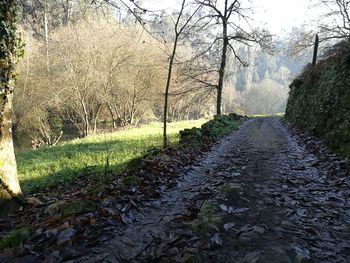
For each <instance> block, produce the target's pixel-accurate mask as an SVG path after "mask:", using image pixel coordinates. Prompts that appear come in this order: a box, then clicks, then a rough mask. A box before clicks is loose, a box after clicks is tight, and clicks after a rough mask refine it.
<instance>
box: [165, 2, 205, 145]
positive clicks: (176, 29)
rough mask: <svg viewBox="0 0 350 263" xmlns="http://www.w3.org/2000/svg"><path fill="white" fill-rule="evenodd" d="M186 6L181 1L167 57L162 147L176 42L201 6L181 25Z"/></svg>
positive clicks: (166, 138) (166, 140) (166, 141)
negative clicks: (171, 46) (170, 50)
mask: <svg viewBox="0 0 350 263" xmlns="http://www.w3.org/2000/svg"><path fill="white" fill-rule="evenodd" d="M185 5H186V0H182V4H181V8H180V11H179V13H178V15H177V18H176V21H175V26H174V34H175V37H174V42H173V48H172V52H171V54H170V57H169V65H168V76H167V81H166V84H165V93H164V110H163V146H164V147H166V146H167V145H168V137H167V118H168V100H169V89H170V85H171V76H172V71H173V64H174V60H175V56H176V50H177V46H178V42H179V39H180V36H181V35H182V33H183V32H184V30H185V28H186V26H187V25H188V23H189V22H190V21H191V20H192V18H193V16H194V15H195V14H196V13H197V11H198V10H199V8H200V7H201V5H199V6H198V7H197V8H196V9H195V10H194V12H192V14H191V15H190V16H189V17H187V18H186V19H185V21H184V23H183V24H182V25H181V20H182V19H183V17H184V9H185Z"/></svg>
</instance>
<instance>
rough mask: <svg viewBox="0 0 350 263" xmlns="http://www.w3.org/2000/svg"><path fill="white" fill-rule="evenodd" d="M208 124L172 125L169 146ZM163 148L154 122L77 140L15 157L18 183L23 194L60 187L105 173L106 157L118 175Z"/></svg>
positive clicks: (160, 130) (18, 154) (157, 125)
mask: <svg viewBox="0 0 350 263" xmlns="http://www.w3.org/2000/svg"><path fill="white" fill-rule="evenodd" d="M206 121H207V120H205V119H201V120H195V121H181V122H176V123H170V124H169V128H168V134H169V140H170V143H171V144H173V145H174V144H176V143H177V142H178V139H179V131H180V130H182V129H185V128H192V127H200V126H201V125H202V124H203V123H204V122H206ZM161 145H162V124H161V123H153V124H149V125H145V126H143V127H141V128H130V129H125V130H121V131H117V132H114V133H108V134H99V135H95V136H91V137H88V138H83V139H75V140H72V141H68V142H64V143H62V144H60V145H57V146H55V147H51V148H42V149H39V150H29V151H25V152H20V153H17V154H16V159H17V165H18V175H19V180H20V183H21V187H22V190H23V191H24V192H30V191H33V190H34V189H35V188H38V187H46V186H52V185H57V184H59V183H61V182H64V181H67V180H69V179H71V178H73V177H74V176H77V175H80V174H89V172H91V171H92V172H96V171H97V172H98V171H104V169H105V165H106V160H107V157H108V159H109V169H111V170H113V171H116V172H118V171H121V170H122V169H123V168H125V165H126V164H127V162H128V161H129V160H130V159H132V158H135V157H138V156H141V155H142V154H144V153H145V152H146V151H147V150H148V149H150V148H152V147H161Z"/></svg>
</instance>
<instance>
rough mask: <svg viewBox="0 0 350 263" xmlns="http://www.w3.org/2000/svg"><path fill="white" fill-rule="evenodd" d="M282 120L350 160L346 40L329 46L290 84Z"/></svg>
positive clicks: (349, 46)
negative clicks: (322, 140)
mask: <svg viewBox="0 0 350 263" xmlns="http://www.w3.org/2000/svg"><path fill="white" fill-rule="evenodd" d="M286 118H287V119H288V120H290V121H291V122H293V123H295V124H296V125H297V126H299V127H300V128H303V129H306V130H309V131H310V132H311V133H312V134H313V135H315V136H317V137H319V138H321V139H324V141H325V142H326V143H327V144H328V145H329V146H330V147H331V148H333V149H334V150H335V151H336V152H338V153H340V154H341V155H343V156H345V157H348V158H349V157H350V40H349V41H343V42H340V43H338V44H337V45H335V46H333V47H332V48H331V49H330V50H328V52H327V55H326V56H325V57H324V58H323V59H322V60H320V61H319V62H318V63H317V64H316V65H315V66H314V67H312V65H311V64H309V65H308V66H306V68H305V69H304V71H303V72H302V73H301V74H300V75H299V76H298V77H297V78H296V79H295V80H294V81H293V82H292V84H291V85H290V96H289V99H288V104H287V110H286Z"/></svg>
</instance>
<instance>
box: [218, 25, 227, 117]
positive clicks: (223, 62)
mask: <svg viewBox="0 0 350 263" xmlns="http://www.w3.org/2000/svg"><path fill="white" fill-rule="evenodd" d="M222 36H223V45H222V53H221V63H220V69H219V81H218V86H217V97H216V114H217V115H221V104H222V90H223V86H224V78H225V68H226V60H227V47H228V44H229V40H228V36H227V21H223V24H222Z"/></svg>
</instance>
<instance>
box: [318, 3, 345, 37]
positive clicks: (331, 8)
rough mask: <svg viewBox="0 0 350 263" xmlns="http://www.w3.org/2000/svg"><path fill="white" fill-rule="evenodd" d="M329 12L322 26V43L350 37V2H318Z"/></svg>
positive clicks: (325, 15)
mask: <svg viewBox="0 0 350 263" xmlns="http://www.w3.org/2000/svg"><path fill="white" fill-rule="evenodd" d="M318 1H320V3H319V4H320V5H321V6H323V7H324V8H326V9H327V10H328V11H327V12H326V13H325V14H324V16H323V21H322V20H321V24H320V33H321V41H326V40H331V39H344V38H348V37H350V1H349V0H318Z"/></svg>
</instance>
